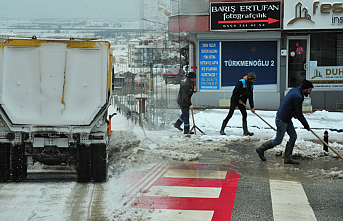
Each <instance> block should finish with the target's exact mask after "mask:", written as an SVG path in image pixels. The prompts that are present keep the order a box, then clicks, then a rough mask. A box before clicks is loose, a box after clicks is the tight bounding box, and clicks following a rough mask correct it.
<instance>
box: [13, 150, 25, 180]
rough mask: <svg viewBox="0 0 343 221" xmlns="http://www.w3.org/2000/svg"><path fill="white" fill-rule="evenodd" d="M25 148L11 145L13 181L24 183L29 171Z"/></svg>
mask: <svg viewBox="0 0 343 221" xmlns="http://www.w3.org/2000/svg"><path fill="white" fill-rule="evenodd" d="M24 156H25V148H24V145H15V146H13V145H11V161H12V162H11V168H12V170H11V172H12V181H14V182H22V181H24V179H25V177H26V173H27V171H25V170H26V169H27V167H26V165H25V160H24Z"/></svg>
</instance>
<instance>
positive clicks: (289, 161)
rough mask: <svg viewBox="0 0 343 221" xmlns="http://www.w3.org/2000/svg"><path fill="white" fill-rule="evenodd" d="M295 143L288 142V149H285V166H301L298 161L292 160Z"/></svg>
mask: <svg viewBox="0 0 343 221" xmlns="http://www.w3.org/2000/svg"><path fill="white" fill-rule="evenodd" d="M293 148H294V143H290V142H287V145H286V149H285V159H284V163H285V164H299V162H298V161H296V160H293V159H292V153H293Z"/></svg>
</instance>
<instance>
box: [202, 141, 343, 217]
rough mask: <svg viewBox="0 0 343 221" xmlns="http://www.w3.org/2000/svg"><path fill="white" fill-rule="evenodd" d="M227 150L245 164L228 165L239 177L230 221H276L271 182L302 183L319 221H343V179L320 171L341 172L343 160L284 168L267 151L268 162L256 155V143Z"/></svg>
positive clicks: (322, 160)
mask: <svg viewBox="0 0 343 221" xmlns="http://www.w3.org/2000/svg"><path fill="white" fill-rule="evenodd" d="M227 147H228V149H231V150H235V151H237V153H239V154H240V156H242V157H244V160H243V161H239V162H232V163H231V164H230V165H229V167H231V168H232V169H236V170H237V172H238V173H239V174H240V178H239V183H238V187H237V193H236V197H235V203H234V207H233V211H232V217H231V220H255V221H256V220H261V221H266V220H274V216H273V208H272V199H271V190H270V180H271V179H273V180H274V179H275V180H286V181H287V180H296V181H299V182H300V183H301V185H302V187H303V189H304V191H305V194H306V196H307V198H308V202H309V204H310V207H311V208H312V209H313V212H314V214H315V217H316V220H330V221H333V220H335V221H336V220H337V221H338V220H343V179H337V178H336V179H332V178H330V177H327V176H326V175H325V174H322V173H321V170H325V171H327V170H330V169H334V170H336V169H338V170H342V168H343V161H342V160H341V159H333V158H329V157H322V158H317V159H316V160H313V159H297V160H299V162H300V164H299V165H285V164H284V163H283V158H282V157H281V156H273V155H271V154H268V152H266V154H265V156H266V158H267V161H266V162H262V161H261V160H260V159H259V158H258V155H257V154H256V152H255V148H256V146H255V144H254V142H253V141H251V142H250V141H248V142H245V143H244V144H240V145H237V144H234V145H232V144H231V145H228V146H227ZM218 158H220V155H218V156H208V159H207V160H206V159H204V160H203V162H202V163H206V161H211V160H210V159H212V160H213V159H218ZM295 159H296V158H295ZM223 161H225V160H223ZM275 220H276V219H275ZM285 220H286V219H285ZM299 220H306V219H299ZM308 220H310V219H308Z"/></svg>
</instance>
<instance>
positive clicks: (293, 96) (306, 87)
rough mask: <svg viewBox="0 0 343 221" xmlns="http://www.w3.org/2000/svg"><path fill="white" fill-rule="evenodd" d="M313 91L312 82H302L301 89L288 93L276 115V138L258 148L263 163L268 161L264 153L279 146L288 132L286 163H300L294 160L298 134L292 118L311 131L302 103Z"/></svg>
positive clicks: (293, 89) (294, 89)
mask: <svg viewBox="0 0 343 221" xmlns="http://www.w3.org/2000/svg"><path fill="white" fill-rule="evenodd" d="M312 89H313V84H312V83H311V82H310V81H308V80H302V81H301V85H300V86H299V87H297V88H292V89H291V90H290V91H289V92H288V93H287V95H286V97H285V98H284V99H283V101H282V103H281V105H280V107H279V110H278V111H277V114H276V118H275V124H276V127H277V129H276V137H275V138H274V139H273V140H269V141H267V142H265V143H263V144H262V145H261V146H260V147H259V148H256V152H257V154H258V156H259V157H260V158H261V160H262V161H266V158H265V156H264V152H265V151H266V150H268V149H271V148H273V147H275V146H276V145H279V144H280V143H281V142H282V140H283V137H284V135H285V132H287V134H288V135H289V140H288V142H287V144H286V149H285V158H284V163H285V164H299V162H298V161H296V160H293V159H292V153H293V148H294V144H295V141H296V139H297V133H296V131H295V129H294V126H293V122H292V117H295V118H297V119H298V120H299V121H300V122H301V124H302V125H303V126H304V128H305V129H307V130H310V126H309V125H308V123H307V121H306V119H305V117H304V114H303V111H302V103H303V101H304V96H305V97H307V96H308V95H309V94H311V92H312Z"/></svg>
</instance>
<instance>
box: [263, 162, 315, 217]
mask: <svg viewBox="0 0 343 221" xmlns="http://www.w3.org/2000/svg"><path fill="white" fill-rule="evenodd" d="M294 171H295V170H294V167H293V165H285V166H284V167H278V168H268V172H269V183H270V192H271V198H272V207H273V216H274V221H288V220H292V221H297V220H299V221H315V220H317V219H316V216H315V215H314V212H313V210H312V208H311V206H310V204H309V202H308V199H307V196H306V193H305V191H304V189H303V187H302V185H301V183H300V182H299V180H298V178H297V176H296V174H295V172H294Z"/></svg>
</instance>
